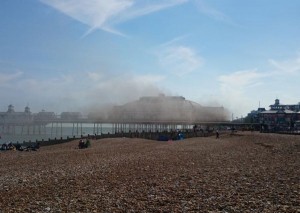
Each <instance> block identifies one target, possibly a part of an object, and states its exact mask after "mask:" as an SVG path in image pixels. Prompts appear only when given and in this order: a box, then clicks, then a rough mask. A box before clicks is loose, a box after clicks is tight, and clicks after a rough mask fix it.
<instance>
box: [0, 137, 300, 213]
mask: <svg viewBox="0 0 300 213" xmlns="http://www.w3.org/2000/svg"><path fill="white" fill-rule="evenodd" d="M0 160H1V167H0V212H1V213H2V212H210V213H213V212H249V213H250V212H251V213H252V212H295V213H300V136H299V135H279V134H263V133H257V132H237V133H236V134H234V135H231V134H229V133H222V134H221V135H220V138H219V139H216V137H214V136H213V137H198V138H189V139H185V140H180V141H167V142H161V141H152V140H145V139H138V138H107V139H100V140H92V141H91V147H90V148H87V149H78V140H75V141H73V142H69V143H65V144H60V145H52V146H45V147H41V148H40V149H39V150H38V151H28V152H27V151H23V152H21V151H2V152H0Z"/></svg>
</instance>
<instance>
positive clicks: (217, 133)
mask: <svg viewBox="0 0 300 213" xmlns="http://www.w3.org/2000/svg"><path fill="white" fill-rule="evenodd" d="M219 136H220V133H219V130H217V131H216V139H218V138H219Z"/></svg>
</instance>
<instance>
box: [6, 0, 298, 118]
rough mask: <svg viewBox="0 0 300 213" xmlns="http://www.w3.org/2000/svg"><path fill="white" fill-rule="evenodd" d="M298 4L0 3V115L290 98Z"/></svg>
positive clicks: (176, 0)
mask: <svg viewBox="0 0 300 213" xmlns="http://www.w3.org/2000/svg"><path fill="white" fill-rule="evenodd" d="M299 11H300V1H299V0H288V1H286V0H243V1H240V0H223V1H220V0H209V1H208V0H1V1H0V26H1V27H0V98H1V102H0V111H6V110H7V106H8V104H13V105H14V106H15V110H16V111H23V110H24V107H25V106H26V105H29V107H31V109H32V111H34V112H37V111H40V110H42V109H45V110H47V111H56V112H62V111H77V110H83V109H87V108H89V107H97V106H99V105H102V104H107V103H113V104H122V103H125V102H127V101H130V100H135V99H137V98H139V97H140V96H143V95H155V94H158V93H165V94H168V95H180V96H184V97H185V98H186V99H188V100H192V101H195V102H198V103H201V104H203V105H216V104H218V105H222V106H224V107H226V108H228V109H229V111H230V112H232V113H234V117H236V116H237V117H240V116H242V115H243V116H245V115H246V114H247V113H248V112H249V111H251V110H252V109H256V108H257V107H258V105H259V102H260V105H261V107H266V108H268V106H269V105H270V104H273V102H274V100H275V99H276V98H279V99H280V101H281V102H282V103H285V104H295V103H298V102H300V95H299V94H300V93H299V90H300V86H299V85H300V84H299V82H300V24H299V21H300V12H299Z"/></svg>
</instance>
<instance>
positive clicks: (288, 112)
mask: <svg viewBox="0 0 300 213" xmlns="http://www.w3.org/2000/svg"><path fill="white" fill-rule="evenodd" d="M269 107H270V109H269V110H266V109H265V108H258V110H253V111H251V112H250V113H249V114H248V116H247V120H248V121H249V122H251V123H260V124H261V127H262V130H263V131H281V130H298V129H300V102H299V103H298V104H281V103H280V101H279V99H276V100H275V103H274V104H271V105H270V106H269Z"/></svg>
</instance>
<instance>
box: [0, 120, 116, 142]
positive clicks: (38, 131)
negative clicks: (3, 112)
mask: <svg viewBox="0 0 300 213" xmlns="http://www.w3.org/2000/svg"><path fill="white" fill-rule="evenodd" d="M108 132H109V133H114V132H115V129H114V127H113V125H112V124H101V125H94V124H88V123H84V124H78V125H77V124H75V125H74V124H68V123H64V124H48V125H46V126H45V127H39V128H37V127H36V128H33V127H23V128H22V127H15V128H14V130H13V131H12V130H10V132H9V133H7V131H4V130H3V129H0V144H3V143H9V142H13V143H16V142H19V143H22V142H24V141H25V142H29V141H32V142H35V141H37V140H38V141H41V140H45V141H46V140H49V139H55V138H57V139H60V138H63V139H66V138H67V137H74V136H75V137H80V136H81V135H83V136H87V135H95V134H97V135H100V134H107V133H108Z"/></svg>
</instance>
